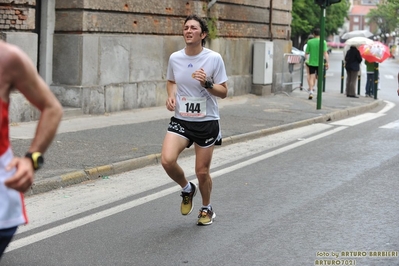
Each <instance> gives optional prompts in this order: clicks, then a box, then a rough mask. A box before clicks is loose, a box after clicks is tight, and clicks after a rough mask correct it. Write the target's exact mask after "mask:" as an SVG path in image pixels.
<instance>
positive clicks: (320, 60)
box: [317, 3, 326, 110]
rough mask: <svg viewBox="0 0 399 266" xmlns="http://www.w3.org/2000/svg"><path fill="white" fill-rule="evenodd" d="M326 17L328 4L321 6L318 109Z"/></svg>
mask: <svg viewBox="0 0 399 266" xmlns="http://www.w3.org/2000/svg"><path fill="white" fill-rule="evenodd" d="M325 18H326V4H325V3H324V4H323V5H321V6H320V43H319V68H318V71H317V74H318V79H317V110H319V109H321V99H322V97H321V94H322V89H323V78H322V77H321V76H320V74H322V73H323V67H324V66H323V65H324V64H323V61H324V58H323V55H324V35H325V33H324V29H325V25H324V23H325Z"/></svg>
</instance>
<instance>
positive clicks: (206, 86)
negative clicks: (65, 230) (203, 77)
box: [204, 80, 213, 90]
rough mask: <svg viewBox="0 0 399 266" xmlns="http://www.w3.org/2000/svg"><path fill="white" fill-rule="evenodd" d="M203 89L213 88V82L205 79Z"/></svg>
mask: <svg viewBox="0 0 399 266" xmlns="http://www.w3.org/2000/svg"><path fill="white" fill-rule="evenodd" d="M204 87H205V89H210V90H211V89H213V82H212V81H210V80H207V81H205V86H204Z"/></svg>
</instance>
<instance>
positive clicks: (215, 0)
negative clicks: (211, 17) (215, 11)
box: [208, 0, 217, 10]
mask: <svg viewBox="0 0 399 266" xmlns="http://www.w3.org/2000/svg"><path fill="white" fill-rule="evenodd" d="M216 2H217V0H212V1H210V2H209V4H208V10H209V9H211V7H212V6H213V5H214V4H215V3H216Z"/></svg>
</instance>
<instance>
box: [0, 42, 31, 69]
mask: <svg viewBox="0 0 399 266" xmlns="http://www.w3.org/2000/svg"><path fill="white" fill-rule="evenodd" d="M26 59H27V55H26V54H25V53H24V52H23V51H22V50H21V49H20V48H19V47H18V46H16V45H13V44H9V43H6V42H3V41H0V64H1V65H2V66H14V67H15V66H16V65H20V64H22V63H23V62H24V61H25V60H26Z"/></svg>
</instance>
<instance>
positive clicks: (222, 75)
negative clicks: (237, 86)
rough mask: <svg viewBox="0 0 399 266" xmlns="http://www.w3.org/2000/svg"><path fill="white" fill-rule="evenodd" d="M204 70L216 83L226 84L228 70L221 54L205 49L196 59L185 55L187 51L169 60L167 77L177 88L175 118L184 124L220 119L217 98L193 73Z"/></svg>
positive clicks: (176, 54) (180, 51)
mask: <svg viewBox="0 0 399 266" xmlns="http://www.w3.org/2000/svg"><path fill="white" fill-rule="evenodd" d="M200 68H203V69H204V71H205V73H206V75H207V76H208V77H211V78H212V81H213V83H215V84H221V83H223V82H226V81H227V74H226V68H225V66H224V62H223V59H222V57H221V55H220V54H219V53H216V52H214V51H212V50H210V49H208V48H205V47H204V48H203V50H202V51H201V53H199V54H198V55H195V56H188V55H186V52H185V49H182V50H179V51H177V52H174V53H173V54H172V55H171V56H170V58H169V64H168V71H167V75H166V78H167V79H168V80H170V81H173V82H175V83H176V85H177V93H176V107H175V117H176V118H178V119H182V120H185V121H198V122H200V121H210V120H219V119H220V116H219V107H218V103H217V97H216V96H214V95H212V94H210V93H209V92H208V91H207V90H206V89H205V88H203V87H202V86H201V84H200V82H199V81H198V80H196V79H194V78H193V77H192V74H193V73H194V72H195V71H196V70H198V69H200Z"/></svg>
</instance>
